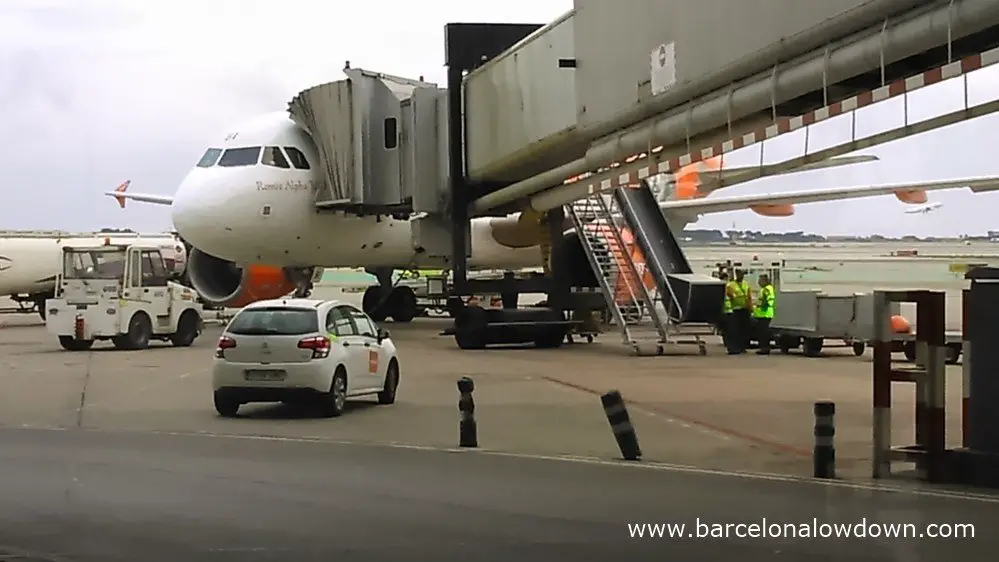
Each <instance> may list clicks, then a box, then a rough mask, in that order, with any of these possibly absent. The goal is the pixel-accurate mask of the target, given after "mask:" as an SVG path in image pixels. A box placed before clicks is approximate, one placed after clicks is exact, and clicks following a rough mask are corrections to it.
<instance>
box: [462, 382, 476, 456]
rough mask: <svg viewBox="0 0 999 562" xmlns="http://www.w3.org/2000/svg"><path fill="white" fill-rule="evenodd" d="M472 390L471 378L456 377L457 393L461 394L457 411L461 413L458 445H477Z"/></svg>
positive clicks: (473, 386)
mask: <svg viewBox="0 0 999 562" xmlns="http://www.w3.org/2000/svg"><path fill="white" fill-rule="evenodd" d="M474 390H475V382H474V381H472V379H470V378H468V377H461V378H460V379H458V393H459V394H460V395H461V397H460V398H459V399H458V411H459V412H460V413H461V419H460V421H459V422H458V446H459V447H470V448H474V447H478V446H479V428H478V426H477V424H476V423H475V399H474V398H472V392H473V391H474Z"/></svg>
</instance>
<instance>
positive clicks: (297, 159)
mask: <svg viewBox="0 0 999 562" xmlns="http://www.w3.org/2000/svg"><path fill="white" fill-rule="evenodd" d="M284 151H285V152H287V153H288V158H289V159H290V160H291V165H292V166H294V167H295V169H296V170H308V169H309V160H308V159H307V158H306V157H305V154H303V153H302V151H301V150H299V149H297V148H295V147H294V146H286V147H284Z"/></svg>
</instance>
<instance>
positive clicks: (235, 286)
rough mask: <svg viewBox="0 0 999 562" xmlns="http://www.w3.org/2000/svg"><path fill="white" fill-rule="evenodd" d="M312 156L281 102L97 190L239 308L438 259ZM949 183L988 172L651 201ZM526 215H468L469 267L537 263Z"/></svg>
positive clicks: (785, 211)
mask: <svg viewBox="0 0 999 562" xmlns="http://www.w3.org/2000/svg"><path fill="white" fill-rule="evenodd" d="M319 163H320V160H319V156H318V150H317V147H316V145H315V143H314V142H313V140H312V138H311V137H310V136H309V134H308V133H307V132H306V131H305V130H304V129H302V128H301V127H299V126H298V125H297V124H295V122H294V121H292V119H291V118H290V117H289V115H288V114H287V113H286V112H279V113H269V114H265V115H261V116H257V117H255V118H252V119H249V120H247V121H245V122H243V123H240V124H239V125H237V126H236V127H235V128H233V129H230V130H229V131H227V132H226V133H225V134H224V135H221V136H220V138H219V140H218V142H217V143H216V144H214V145H212V146H211V147H210V148H208V149H207V150H206V151H205V152H204V155H203V156H202V157H201V159H200V161H199V162H198V163H197V164H196V166H195V167H194V168H193V169H192V170H191V171H190V172H189V173H188V174H187V176H186V177H185V178H184V179H183V181H182V182H181V184H180V186H179V187H178V189H177V191H176V193H175V195H174V196H173V197H169V196H163V195H149V194H139V193H126V191H125V189H119V190H116V191H112V192H109V193H107V194H106V195H109V196H112V197H114V198H116V199H117V200H118V202H119V204H121V205H122V206H124V202H125V200H127V199H131V200H135V201H142V202H148V203H154V204H161V205H170V206H171V213H172V218H173V223H174V228H175V229H176V230H177V232H178V233H179V234H180V236H181V237H182V238H183V239H184V240H185V241H186V242H187V243H189V244H191V245H192V246H193V248H192V249H191V252H190V256H189V260H188V277H189V279H190V281H191V285H192V287H193V288H194V289H195V290H197V291H198V292H199V293H200V294H201V296H202V298H203V299H205V300H206V301H208V302H210V303H212V304H216V305H219V304H221V305H226V306H242V304H245V303H246V302H250V301H252V300H256V299H260V298H276V297H280V296H284V295H287V294H288V293H290V292H291V291H293V290H294V289H295V288H296V286H297V285H299V284H300V283H301V282H302V279H303V278H305V277H306V276H308V275H309V273H310V271H311V269H310V268H313V267H330V268H350V267H363V268H365V269H366V270H368V271H370V272H372V273H373V274H374V275H376V276H377V277H378V279H379V283H380V284H381V287H385V288H390V287H391V285H392V283H391V274H392V270H393V269H413V268H444V267H447V264H446V263H444V262H443V261H441V260H438V259H432V258H430V257H428V256H426V255H425V254H424V253H422V252H421V251H420V249H418V248H413V245H412V241H411V228H412V226H413V221H414V220H415V219H406V220H400V219H395V218H391V217H385V216H380V217H375V216H365V217H358V216H354V215H350V214H345V213H343V212H337V213H333V212H317V211H316V208H315V206H314V203H313V201H314V199H313V197H314V188H315V186H316V185H317V184H318V183H319V182H321V181H322V180H321V177H322V176H321V174H322V173H323V172H322V170H321V169H319ZM728 172H729V171H728V170H726V173H728ZM126 187H127V186H126ZM958 187H971V188H972V189H973V190H975V191H987V190H992V189H999V178H985V179H978V180H960V181H949V182H929V183H921V184H907V185H895V186H877V187H859V188H858V187H854V188H836V189H820V190H813V191H796V192H791V193H781V194H763V195H755V194H754V195H737V196H731V197H717V196H712V197H707V198H702V197H701V196H700V195H701V194H699V193H696V191H695V192H692V193H690V194H689V196H686V197H684V196H683V195H684V194H682V193H681V194H678V195H680V197H672V198H670V200H666V201H662V202H661V203H660V206H661V208H662V210H663V212H664V213H665V214H666V217H667V219H668V221H669V223H670V225H671V226H672V228H674V229H678V231H679V229H682V228H683V227H685V226H686V225H687V224H690V223H692V222H695V221H697V220H698V218H700V217H701V216H702V215H704V214H709V213H718V212H724V211H732V210H738V209H752V210H754V211H755V212H757V213H758V214H761V215H766V216H788V215H790V214H793V212H794V209H793V207H792V205H794V204H795V203H807V202H817V201H831V200H839V199H849V198H855V197H868V196H875V195H885V194H894V195H895V196H896V197H897V198H898V199H899V200H900V201H903V202H906V203H916V204H921V203H925V202H926V194H925V190H934V189H950V188H958ZM526 218H527V217H526V215H521V214H514V215H510V216H506V217H495V218H489V217H484V218H478V219H475V220H473V221H472V226H471V240H470V245H471V257H470V259H469V268H470V269H493V270H495V269H521V268H528V267H538V266H540V265H541V261H542V258H541V252H540V249H539V246H538V244H539V242H540V235H539V232H538V231H539V229H538V228H537V226H536V224H532V222H531V221H529V220H525V219H526ZM567 244H574V245H575V247H577V248H578V245H579V240H578V237H576V235H575V234H574V233H573V232H572V231H571V230H567V231H566V233H565V235H564V237H563V240H559V241H556V242H555V245H554V246H555V247H556V248H558V247H567V246H566V245H567ZM556 251H557V250H556ZM566 255H569V256H571V257H570V258H566V259H569V260H570V261H572V264H570V265H569V269H570V270H571V271H580V269H579V268H585V269H587V270H588V269H589V265H588V263H587V262H586V257H585V254H583V253H582V252H575V251H574V252H569V253H568V254H566ZM576 261H579V263H576ZM263 264H267V265H263ZM382 294H383V293H382V292H381V291H380V290H379V287H377V286H376V287H372V288H369V289H368V291H367V292H366V293H365V297H364V304H365V308H366V309H369V310H370V307H371V306H373V305H374V304H375V303H378V302H379V301H381V300H383V299H382V297H381V295H382ZM239 303H242V304H239ZM386 305H387V306H386ZM382 309H384V310H386V312H385V313H384V314H379V315H377V316H388V317H392V318H393V319H394V320H395V321H401V322H406V321H409V320H411V319H412V317H413V314H415V298H414V295H413V293H412V290H410V289H409V288H407V287H401V286H400V287H395V288H392V289H391V293H390V294H389V295H388V297H387V300H386V301H385V302H384V303H383V306H382V307H380V310H382Z"/></svg>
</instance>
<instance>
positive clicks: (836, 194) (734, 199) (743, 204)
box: [659, 177, 999, 214]
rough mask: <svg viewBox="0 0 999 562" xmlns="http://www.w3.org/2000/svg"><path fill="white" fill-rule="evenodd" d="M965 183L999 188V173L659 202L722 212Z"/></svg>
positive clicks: (669, 206)
mask: <svg viewBox="0 0 999 562" xmlns="http://www.w3.org/2000/svg"><path fill="white" fill-rule="evenodd" d="M962 187H966V188H968V189H971V190H972V191H974V192H975V193H980V192H987V191H999V177H989V178H979V179H970V180H969V179H965V180H953V181H935V182H926V183H910V184H899V185H880V186H876V187H874V186H872V187H839V188H833V189H814V190H809V191H791V192H785V193H770V194H752V195H734V196H728V197H705V198H702V199H685V200H680V201H663V202H661V203H659V206H660V208H662V209H663V210H664V211H680V212H684V213H689V214H708V213H722V212H725V211H737V210H741V209H748V208H751V207H754V206H758V205H759V206H765V205H788V204H795V203H815V202H819V201H838V200H841V199H854V198H858V197H873V196H875V195H892V194H895V193H898V192H907V191H917V190H925V191H934V190H938V189H956V188H962Z"/></svg>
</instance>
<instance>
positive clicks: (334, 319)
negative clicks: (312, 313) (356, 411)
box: [326, 306, 368, 393]
mask: <svg viewBox="0 0 999 562" xmlns="http://www.w3.org/2000/svg"><path fill="white" fill-rule="evenodd" d="M326 331H327V332H328V333H329V332H332V334H333V335H335V336H336V341H335V342H333V345H334V349H335V348H340V349H341V350H342V351H343V353H344V355H345V358H344V366H345V367H347V392H348V393H352V392H355V391H358V390H362V389H367V387H368V381H367V379H366V378H365V373H366V371H367V364H366V363H365V362H364V359H365V356H364V353H363V351H364V345H363V343H362V342H361V338H360V337H359V336H358V335H357V327H356V326H355V325H354V321H353V320H352V319H351V317H350V314H348V313H347V312H346V311H345V310H344V307H342V306H337V307H335V308H332V309H330V311H329V313H328V314H327V315H326Z"/></svg>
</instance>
